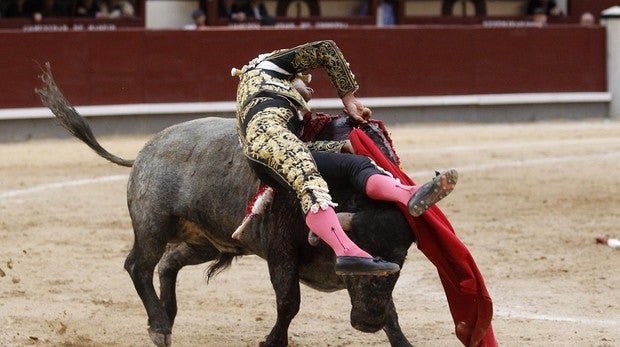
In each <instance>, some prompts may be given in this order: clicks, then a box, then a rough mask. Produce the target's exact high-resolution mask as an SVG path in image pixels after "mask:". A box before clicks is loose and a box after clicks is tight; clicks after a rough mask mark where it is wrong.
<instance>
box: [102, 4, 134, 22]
mask: <svg viewBox="0 0 620 347" xmlns="http://www.w3.org/2000/svg"><path fill="white" fill-rule="evenodd" d="M100 8H101V12H100V17H103V18H122V17H133V16H134V8H133V5H132V4H131V3H130V2H129V1H127V0H105V1H104V2H102V3H101V5H100Z"/></svg>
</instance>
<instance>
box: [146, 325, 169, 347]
mask: <svg viewBox="0 0 620 347" xmlns="http://www.w3.org/2000/svg"><path fill="white" fill-rule="evenodd" d="M149 337H150V338H151V341H153V343H154V344H155V345H156V346H157V347H170V346H172V334H162V333H158V332H156V331H153V330H151V329H150V328H149Z"/></svg>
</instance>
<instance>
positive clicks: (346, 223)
mask: <svg viewBox="0 0 620 347" xmlns="http://www.w3.org/2000/svg"><path fill="white" fill-rule="evenodd" d="M354 215H355V213H350V212H338V213H336V216H337V217H338V221H339V222H340V226H342V229H343V230H344V231H351V229H352V227H351V221H352V220H353V216H354Z"/></svg>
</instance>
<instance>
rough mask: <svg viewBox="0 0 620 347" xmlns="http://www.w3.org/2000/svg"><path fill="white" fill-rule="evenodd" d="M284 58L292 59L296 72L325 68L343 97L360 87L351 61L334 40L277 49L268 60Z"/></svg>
mask: <svg viewBox="0 0 620 347" xmlns="http://www.w3.org/2000/svg"><path fill="white" fill-rule="evenodd" d="M287 55H289V57H287ZM282 58H286V59H290V61H291V62H292V64H293V68H294V69H295V71H294V72H295V73H297V72H304V71H308V70H312V69H316V68H319V67H322V68H324V69H325V71H326V72H327V75H328V76H329V79H330V81H331V82H332V84H333V85H334V87H336V90H337V91H338V96H339V97H341V98H342V97H343V96H345V95H346V94H348V93H352V92H354V91H356V90H357V88H358V84H357V82H356V81H355V76H354V75H353V73H352V72H351V70H350V69H349V63H347V61H346V60H345V58H344V56H343V55H342V52H341V51H340V48H338V46H337V45H336V43H335V42H334V41H332V40H324V41H317V42H311V43H306V44H304V45H300V46H297V47H295V48H291V49H290V50H280V51H276V52H274V53H272V55H271V56H270V57H269V58H267V60H276V59H282Z"/></svg>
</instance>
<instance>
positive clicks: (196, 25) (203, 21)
mask: <svg viewBox="0 0 620 347" xmlns="http://www.w3.org/2000/svg"><path fill="white" fill-rule="evenodd" d="M192 20H193V21H194V22H193V23H190V24H187V25H185V26H183V29H185V30H202V29H205V28H206V27H207V16H206V15H205V12H204V11H203V10H201V9H199V8H197V9H195V10H194V11H193V12H192Z"/></svg>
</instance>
